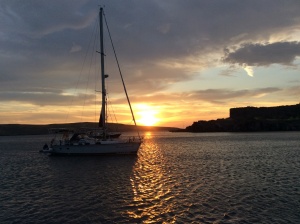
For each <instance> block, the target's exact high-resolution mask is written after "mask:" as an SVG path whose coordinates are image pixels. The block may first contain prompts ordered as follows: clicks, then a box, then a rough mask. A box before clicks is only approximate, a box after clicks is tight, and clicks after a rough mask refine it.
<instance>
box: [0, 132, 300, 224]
mask: <svg viewBox="0 0 300 224" xmlns="http://www.w3.org/2000/svg"><path fill="white" fill-rule="evenodd" d="M144 134H145V139H144V143H143V144H142V147H141V149H140V150H139V153H138V155H136V156H97V157H95V156H91V157H50V156H47V155H45V154H42V153H38V151H39V150H40V149H41V148H42V146H43V144H44V143H45V142H46V141H49V139H50V138H51V137H50V136H18V137H0V223H300V177H299V174H300V133H299V132H269V133H197V134H195V133H194V134H193V133H168V132H162V133H161V132H152V133H144Z"/></svg>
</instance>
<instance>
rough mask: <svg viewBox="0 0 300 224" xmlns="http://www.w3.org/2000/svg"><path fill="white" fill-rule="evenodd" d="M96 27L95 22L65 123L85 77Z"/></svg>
mask: <svg viewBox="0 0 300 224" xmlns="http://www.w3.org/2000/svg"><path fill="white" fill-rule="evenodd" d="M96 27H97V23H96V22H95V23H94V28H93V32H92V35H91V37H90V39H89V44H88V48H87V51H86V53H85V56H84V61H83V63H82V66H81V70H80V73H79V76H78V79H77V82H76V87H75V92H74V95H73V97H72V100H71V103H70V104H69V107H68V112H67V114H66V118H65V122H67V121H68V119H69V115H70V110H71V107H72V106H73V104H74V99H75V96H76V93H77V92H78V87H79V82H80V80H81V77H82V75H83V69H84V66H85V63H86V60H87V55H88V52H89V49H90V46H91V42H92V38H93V36H94V33H95V30H96Z"/></svg>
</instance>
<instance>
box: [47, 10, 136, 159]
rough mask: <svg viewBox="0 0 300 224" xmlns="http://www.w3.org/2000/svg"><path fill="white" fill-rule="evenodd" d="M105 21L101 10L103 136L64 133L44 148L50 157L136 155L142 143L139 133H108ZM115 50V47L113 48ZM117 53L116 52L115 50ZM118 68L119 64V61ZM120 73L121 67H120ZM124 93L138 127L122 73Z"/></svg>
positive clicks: (101, 125) (101, 113)
mask: <svg viewBox="0 0 300 224" xmlns="http://www.w3.org/2000/svg"><path fill="white" fill-rule="evenodd" d="M103 20H104V11H103V8H102V7H101V8H100V11H99V22H100V23H99V24H100V25H99V26H100V52H98V53H100V57H101V84H102V108H101V112H100V117H99V127H100V128H101V135H98V137H97V136H94V135H91V134H88V133H87V132H77V133H76V132H74V133H72V136H69V134H70V133H69V132H63V134H62V138H61V139H60V140H57V139H52V140H51V143H50V146H49V147H48V145H47V144H45V145H44V147H43V150H42V151H43V152H47V153H49V154H50V155H104V154H136V153H137V152H138V150H139V148H140V145H141V143H142V138H141V136H140V134H139V133H138V136H137V137H129V138H128V139H119V138H111V134H110V133H109V132H108V131H107V121H106V117H107V114H106V112H107V110H106V106H107V102H106V101H107V97H106V89H105V79H106V78H107V77H108V75H106V74H105V70H104V65H105V64H104V59H105V54H104V46H103V45H104V40H103ZM113 48H114V47H113ZM114 52H115V50H114ZM117 64H118V67H119V63H118V61H117ZM119 71H121V70H120V67H119ZM120 75H121V79H122V83H123V87H124V91H125V94H126V97H127V101H128V104H129V108H130V111H131V115H132V118H133V121H134V124H135V126H136V121H135V118H134V114H133V110H132V107H131V104H130V101H129V97H128V94H127V90H126V87H125V84H124V80H123V77H122V73H121V72H120ZM99 136H100V137H99Z"/></svg>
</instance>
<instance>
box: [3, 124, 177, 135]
mask: <svg viewBox="0 0 300 224" xmlns="http://www.w3.org/2000/svg"><path fill="white" fill-rule="evenodd" d="M96 127H97V123H92V122H84V123H67V124H48V125H31V124H1V125H0V136H15V135H44V134H48V133H49V129H57V128H68V129H78V128H96ZM108 128H109V129H111V130H112V131H120V132H126V131H135V130H136V128H135V126H134V125H125V124H108ZM174 129H176V128H173V127H150V126H138V130H139V131H172V130H174Z"/></svg>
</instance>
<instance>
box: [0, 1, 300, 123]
mask: <svg viewBox="0 0 300 224" xmlns="http://www.w3.org/2000/svg"><path fill="white" fill-rule="evenodd" d="M99 5H102V6H104V12H105V17H106V20H107V23H108V26H109V29H110V33H111V36H112V39H113V42H114V46H115V49H116V52H117V55H118V60H119V63H120V66H121V70H122V73H123V76H124V80H125V83H126V87H127V91H128V94H129V97H130V100H131V104H132V107H133V110H134V112H135V117H136V120H137V122H138V124H140V125H157V126H170V127H181V128H184V127H186V126H189V125H191V124H192V123H193V122H195V121H198V120H215V119H218V118H228V117H229V109H230V108H234V107H246V106H255V107H263V106H267V107H268V106H279V105H293V104H298V103H299V102H300V100H299V99H300V74H299V72H300V70H299V68H300V1H299V0H244V1H241V0H222V1H219V0H164V1H161V0H149V1H141V0H109V1H108V0H107V1H104V0H102V1H101V0H51V1H49V0H47V1H46V0H0V46H1V47H0V118H1V119H0V123H1V124H50V123H72V122H84V121H89V122H97V121H98V117H99V110H100V106H99V105H100V102H99V101H100V100H101V96H100V94H101V93H99V92H100V91H101V85H100V79H99V74H98V73H99V72H98V71H99V69H98V68H97V67H92V66H91V65H92V63H94V62H95V61H97V62H98V61H99V59H98V60H97V58H92V57H89V56H88V55H89V52H95V50H90V49H91V46H94V45H95V46H97V41H96V40H95V39H93V33H97V30H98V12H99ZM105 46H107V47H105V54H106V57H105V59H106V64H105V68H106V73H107V74H108V75H109V78H108V79H107V92H108V98H109V105H111V106H109V111H110V112H114V116H111V117H109V121H110V120H111V121H113V117H114V119H115V118H116V119H115V120H117V122H119V123H124V124H132V119H131V117H130V116H128V112H129V110H128V106H127V105H126V99H125V98H124V94H122V93H123V90H122V86H121V82H120V77H119V75H118V70H117V67H116V63H115V62H114V61H113V53H112V51H111V50H109V39H108V37H107V36H105ZM98 50H99V48H98ZM97 57H99V55H97ZM96 80H97V81H96Z"/></svg>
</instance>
